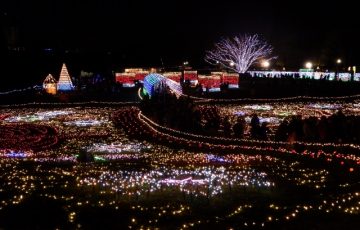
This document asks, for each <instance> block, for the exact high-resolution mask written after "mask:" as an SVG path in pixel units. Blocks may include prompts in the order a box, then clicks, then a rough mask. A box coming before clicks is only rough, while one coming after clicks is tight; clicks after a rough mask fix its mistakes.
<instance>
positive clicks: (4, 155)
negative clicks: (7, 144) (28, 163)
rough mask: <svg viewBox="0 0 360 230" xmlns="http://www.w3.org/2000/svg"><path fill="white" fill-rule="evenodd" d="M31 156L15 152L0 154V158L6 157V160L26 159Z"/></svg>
mask: <svg viewBox="0 0 360 230" xmlns="http://www.w3.org/2000/svg"><path fill="white" fill-rule="evenodd" d="M31 156H33V154H32V153H30V152H16V151H10V152H4V153H1V152H0V157H7V158H27V157H31Z"/></svg>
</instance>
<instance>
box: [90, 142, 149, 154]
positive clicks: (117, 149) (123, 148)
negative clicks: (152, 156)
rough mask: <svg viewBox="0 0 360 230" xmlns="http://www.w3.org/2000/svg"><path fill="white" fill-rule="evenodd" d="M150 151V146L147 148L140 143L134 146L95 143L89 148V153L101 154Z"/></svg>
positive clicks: (133, 144)
mask: <svg viewBox="0 0 360 230" xmlns="http://www.w3.org/2000/svg"><path fill="white" fill-rule="evenodd" d="M145 148H147V149H149V148H151V147H150V146H148V147H145V146H144V145H142V144H139V143H132V144H122V143H119V144H117V143H112V144H99V143H95V144H93V145H92V146H91V147H89V148H88V150H87V151H88V152H99V153H122V152H140V151H141V150H143V149H145Z"/></svg>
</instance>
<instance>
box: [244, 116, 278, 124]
mask: <svg viewBox="0 0 360 230" xmlns="http://www.w3.org/2000/svg"><path fill="white" fill-rule="evenodd" d="M258 118H259V122H260V123H263V122H266V123H268V124H279V123H280V122H281V119H280V118H277V117H258ZM245 121H246V123H251V117H245Z"/></svg>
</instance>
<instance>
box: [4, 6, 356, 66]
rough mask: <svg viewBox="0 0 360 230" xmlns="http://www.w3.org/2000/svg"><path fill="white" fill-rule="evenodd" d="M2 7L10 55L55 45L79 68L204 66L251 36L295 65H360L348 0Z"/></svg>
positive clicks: (353, 15) (55, 52)
mask: <svg viewBox="0 0 360 230" xmlns="http://www.w3.org/2000/svg"><path fill="white" fill-rule="evenodd" d="M0 6H1V8H0V9H1V14H2V20H1V21H2V24H3V25H2V27H3V30H2V32H3V33H2V38H1V43H2V48H3V49H2V51H4V50H5V48H4V47H6V46H7V45H9V43H13V44H14V45H15V46H22V47H24V48H25V50H26V55H28V57H32V56H36V55H37V56H39V53H38V52H40V51H39V50H42V49H44V48H53V49H54V50H53V51H52V55H54V56H56V57H57V58H54V57H53V58H54V60H56V61H60V59H70V60H67V61H68V62H69V61H70V62H74V65H77V66H78V68H85V69H86V68H90V69H91V67H93V68H96V66H97V65H99V66H100V65H104V64H106V63H107V62H111V66H112V67H114V68H115V67H116V68H117V67H118V66H120V67H124V66H126V65H129V66H141V65H144V66H149V65H157V66H160V65H161V61H160V59H161V58H162V60H163V62H164V64H165V65H168V66H173V65H178V64H180V63H182V62H183V61H184V60H189V61H190V64H193V65H195V66H197V67H202V66H204V65H205V63H204V62H203V57H204V53H205V51H206V50H207V49H209V48H210V47H211V45H212V44H213V42H215V41H217V40H219V39H220V37H226V36H232V35H237V34H243V33H258V34H260V35H262V36H263V37H264V38H265V39H266V40H267V41H268V42H269V43H270V44H272V45H273V46H274V50H275V54H276V55H277V56H278V57H279V58H278V63H280V64H283V65H285V66H287V67H289V68H299V67H301V66H302V65H303V63H304V62H305V61H306V60H312V61H314V62H317V63H320V65H324V66H327V67H329V68H331V66H333V65H334V61H335V59H336V58H337V57H341V58H342V59H343V60H344V61H345V65H346V64H349V65H350V64H351V65H355V64H359V63H360V57H359V56H358V55H357V53H358V52H359V51H360V48H359V44H358V43H359V42H358V40H359V39H358V36H357V30H358V28H360V27H359V26H360V23H359V22H360V19H359V15H358V12H359V11H358V10H357V7H356V6H355V5H354V3H352V2H351V1H347V0H342V1H325V0H319V1H316V0H312V1H310V0H302V1H297V0H293V1H291V0H288V1H272V0H268V1H260V0H258V1H254V0H252V1H250V0H248V1H242V0H238V1H235V0H234V1H229V0H221V1H210V0H208V1H204V0H197V1H195V0H181V1H180V0H167V1H165V0H164V1H157V0H147V1H145V0H144V1H143V0H138V1H136V0H132V1H128V0H84V1H79V0H48V1H43V0H37V1H29V0H5V1H1V3H0ZM9 28H15V29H9ZM12 30H15V31H16V32H15V37H13V36H10V35H9V34H12V33H11V32H10V33H9V31H12ZM9 40H10V41H9ZM66 50H68V53H67V54H64V52H65V51H66ZM106 55H107V56H106ZM40 56H41V55H40ZM75 62H76V63H77V64H75ZM35 64H36V63H35ZM37 64H38V65H39V66H41V64H42V62H41V61H40V62H39V63H37Z"/></svg>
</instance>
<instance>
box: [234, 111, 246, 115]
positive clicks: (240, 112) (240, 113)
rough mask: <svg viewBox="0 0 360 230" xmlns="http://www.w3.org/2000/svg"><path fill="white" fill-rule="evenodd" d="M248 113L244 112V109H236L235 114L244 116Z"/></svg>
mask: <svg viewBox="0 0 360 230" xmlns="http://www.w3.org/2000/svg"><path fill="white" fill-rule="evenodd" d="M245 114H246V113H245V112H243V111H236V112H234V115H236V116H244V115H245Z"/></svg>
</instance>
